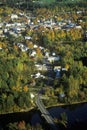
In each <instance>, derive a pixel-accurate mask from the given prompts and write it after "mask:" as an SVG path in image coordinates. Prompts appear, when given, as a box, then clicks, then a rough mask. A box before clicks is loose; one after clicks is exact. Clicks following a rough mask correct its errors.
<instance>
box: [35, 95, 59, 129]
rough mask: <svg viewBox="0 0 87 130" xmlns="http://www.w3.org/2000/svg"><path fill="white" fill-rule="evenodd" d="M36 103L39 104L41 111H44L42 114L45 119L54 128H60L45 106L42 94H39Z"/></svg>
mask: <svg viewBox="0 0 87 130" xmlns="http://www.w3.org/2000/svg"><path fill="white" fill-rule="evenodd" d="M36 105H37V106H38V108H39V110H40V112H41V113H42V116H43V117H44V118H45V120H46V121H47V122H48V124H49V125H50V126H51V128H52V130H59V128H57V127H56V125H55V123H54V121H53V118H52V116H51V115H50V113H49V112H48V111H47V109H46V108H45V106H44V104H43V102H42V100H41V95H40V94H39V95H37V98H36Z"/></svg>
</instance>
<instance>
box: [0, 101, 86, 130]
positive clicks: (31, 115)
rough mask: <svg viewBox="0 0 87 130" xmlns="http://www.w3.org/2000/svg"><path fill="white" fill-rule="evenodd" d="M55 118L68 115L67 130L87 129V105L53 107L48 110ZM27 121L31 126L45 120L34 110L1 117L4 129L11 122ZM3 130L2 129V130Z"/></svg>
mask: <svg viewBox="0 0 87 130" xmlns="http://www.w3.org/2000/svg"><path fill="white" fill-rule="evenodd" d="M48 111H49V112H50V113H51V115H52V117H53V118H58V119H60V118H61V113H66V115H67V130H68V129H69V130H74V129H75V128H77V129H79V128H82V129H84V128H86V129H87V103H83V104H78V105H69V106H59V107H51V108H49V109H48ZM21 120H25V121H26V122H27V123H30V124H31V125H36V124H42V122H43V118H42V117H41V116H40V112H39V111H38V110H37V111H36V110H32V111H29V112H22V113H14V114H6V115H0V127H1V128H3V127H4V126H5V125H6V124H8V123H9V122H17V121H21ZM0 130H1V129H0Z"/></svg>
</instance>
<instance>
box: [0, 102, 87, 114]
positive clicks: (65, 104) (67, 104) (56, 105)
mask: <svg viewBox="0 0 87 130" xmlns="http://www.w3.org/2000/svg"><path fill="white" fill-rule="evenodd" d="M83 103H87V101H86V100H84V101H81V102H79V101H77V102H72V103H57V104H54V105H47V106H46V108H47V109H49V108H52V107H58V106H60V107H62V106H70V105H78V104H83ZM33 109H37V106H32V107H30V108H27V109H20V110H19V111H9V112H1V113H0V115H5V114H13V113H21V112H29V111H31V110H33Z"/></svg>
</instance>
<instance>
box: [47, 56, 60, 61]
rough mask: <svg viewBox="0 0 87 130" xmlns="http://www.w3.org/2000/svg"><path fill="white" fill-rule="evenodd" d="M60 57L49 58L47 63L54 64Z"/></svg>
mask: <svg viewBox="0 0 87 130" xmlns="http://www.w3.org/2000/svg"><path fill="white" fill-rule="evenodd" d="M59 60H60V57H59V56H50V57H48V61H49V62H54V61H59Z"/></svg>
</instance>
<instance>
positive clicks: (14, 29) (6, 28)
mask: <svg viewBox="0 0 87 130" xmlns="http://www.w3.org/2000/svg"><path fill="white" fill-rule="evenodd" d="M77 13H82V11H78V12H77ZM35 18H36V17H34V16H28V15H26V14H25V13H21V12H19V14H14V13H13V14H11V15H8V21H7V22H5V21H4V22H3V20H2V19H1V18H0V37H5V36H7V34H11V35H13V36H15V37H18V36H20V35H22V31H25V30H26V29H27V27H29V28H30V29H31V30H36V29H38V28H39V27H40V26H42V27H44V28H49V29H65V30H67V29H70V28H76V29H78V28H79V29H82V27H81V25H78V24H77V23H73V22H72V21H71V20H70V19H68V20H66V19H65V20H61V21H55V20H54V19H52V18H49V19H45V18H43V19H42V18H40V19H38V20H37V21H36V24H35V23H34V19H35ZM16 21H17V22H16ZM19 21H20V22H19ZM80 21H81V22H82V19H80ZM26 38H29V37H26ZM30 38H31V37H30Z"/></svg>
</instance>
